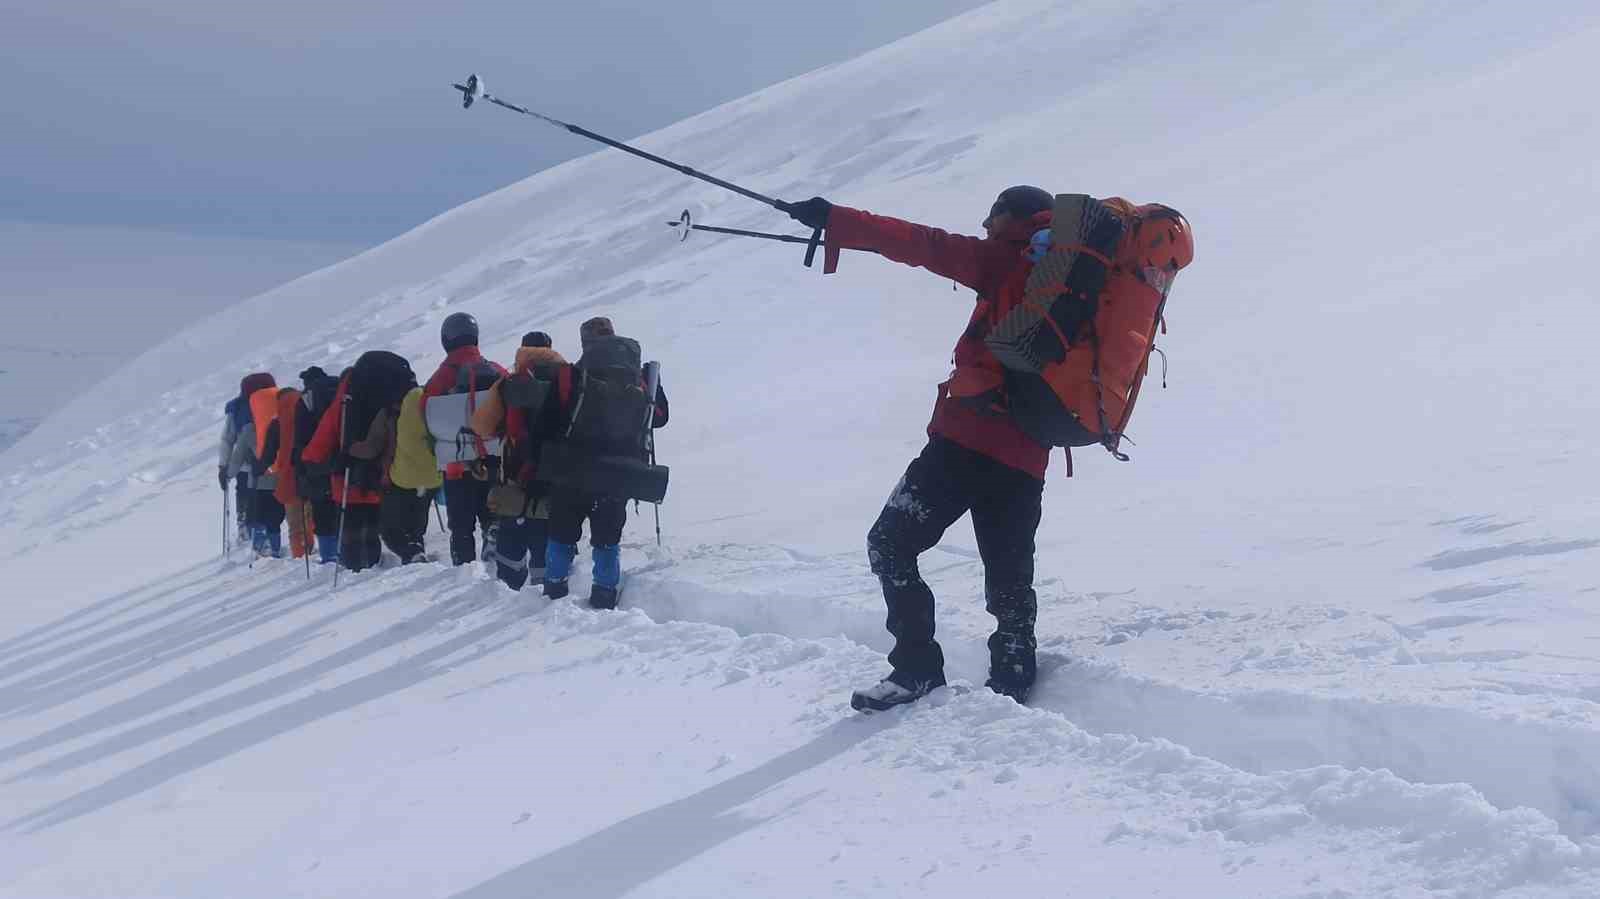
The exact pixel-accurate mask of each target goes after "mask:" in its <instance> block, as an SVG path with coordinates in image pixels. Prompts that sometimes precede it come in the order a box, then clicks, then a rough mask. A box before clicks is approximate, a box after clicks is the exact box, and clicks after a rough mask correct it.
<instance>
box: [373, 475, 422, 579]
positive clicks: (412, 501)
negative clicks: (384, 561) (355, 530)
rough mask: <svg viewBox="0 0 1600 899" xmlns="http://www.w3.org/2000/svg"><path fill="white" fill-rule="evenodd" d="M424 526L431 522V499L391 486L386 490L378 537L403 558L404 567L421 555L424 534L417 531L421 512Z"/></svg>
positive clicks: (412, 491) (381, 507)
mask: <svg viewBox="0 0 1600 899" xmlns="http://www.w3.org/2000/svg"><path fill="white" fill-rule="evenodd" d="M419 510H420V512H421V523H422V526H423V527H426V526H427V523H428V518H427V516H428V498H427V495H426V494H423V495H421V496H419V495H417V491H415V490H406V489H405V488H402V487H396V486H394V485H393V484H390V485H389V486H388V487H387V488H385V489H384V491H383V504H382V505H381V506H380V507H379V508H378V535H379V537H380V538H381V539H382V543H383V545H384V546H387V547H389V551H390V552H392V553H394V554H395V555H396V556H398V557H399V558H400V561H401V563H402V564H404V563H409V562H412V561H414V560H416V559H417V558H418V557H420V556H421V555H422V532H421V531H419V530H418V528H417V522H418V511H419Z"/></svg>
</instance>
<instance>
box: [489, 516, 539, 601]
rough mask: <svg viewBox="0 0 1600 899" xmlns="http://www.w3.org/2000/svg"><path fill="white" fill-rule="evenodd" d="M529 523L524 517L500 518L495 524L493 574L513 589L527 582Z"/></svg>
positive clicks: (518, 588) (519, 588)
mask: <svg viewBox="0 0 1600 899" xmlns="http://www.w3.org/2000/svg"><path fill="white" fill-rule="evenodd" d="M530 525H531V522H530V521H529V520H528V519H526V518H502V519H500V520H499V521H498V522H497V523H496V524H495V534H496V540H495V546H494V557H493V558H494V562H495V574H496V575H498V576H499V578H500V581H501V583H503V584H505V585H506V586H507V587H510V588H511V589H513V590H521V589H522V585H523V584H526V583H527V582H528V536H529V530H530Z"/></svg>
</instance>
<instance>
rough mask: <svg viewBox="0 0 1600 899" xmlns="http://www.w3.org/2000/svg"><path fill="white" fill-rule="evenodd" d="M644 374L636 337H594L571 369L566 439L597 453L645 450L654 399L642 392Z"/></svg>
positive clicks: (632, 454)
mask: <svg viewBox="0 0 1600 899" xmlns="http://www.w3.org/2000/svg"><path fill="white" fill-rule="evenodd" d="M643 372H644V365H643V363H642V353H641V352H640V350H639V343H638V341H635V340H630V339H629V338H626V337H599V338H596V339H594V340H592V341H590V342H589V345H588V346H587V347H585V348H584V350H583V356H582V357H581V358H580V359H579V360H578V364H577V365H576V366H574V368H573V385H572V389H573V399H572V419H571V421H570V422H569V424H568V425H567V433H566V438H567V440H568V441H570V442H571V443H573V444H576V445H578V446H581V447H584V448H586V449H588V450H590V451H591V452H596V453H607V454H615V455H624V456H636V455H641V454H643V452H644V449H645V429H646V423H647V416H648V415H649V414H650V407H651V400H652V399H653V397H647V396H645V394H644V376H643Z"/></svg>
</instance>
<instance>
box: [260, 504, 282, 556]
mask: <svg viewBox="0 0 1600 899" xmlns="http://www.w3.org/2000/svg"><path fill="white" fill-rule="evenodd" d="M283 517H284V508H283V503H280V502H278V498H277V497H276V496H273V495H272V491H271V490H257V491H256V521H257V523H258V524H259V526H260V528H261V530H262V532H263V533H264V534H265V535H266V542H267V551H268V552H269V553H271V554H272V557H273V558H274V559H281V558H283Z"/></svg>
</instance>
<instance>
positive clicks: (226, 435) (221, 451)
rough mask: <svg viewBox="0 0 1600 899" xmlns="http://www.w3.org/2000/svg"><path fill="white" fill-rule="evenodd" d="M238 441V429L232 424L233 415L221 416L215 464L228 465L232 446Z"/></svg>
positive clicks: (225, 466) (224, 466)
mask: <svg viewBox="0 0 1600 899" xmlns="http://www.w3.org/2000/svg"><path fill="white" fill-rule="evenodd" d="M238 442H239V429H238V428H236V427H234V425H233V415H231V414H229V415H224V416H223V417H222V439H221V440H220V441H218V445H217V450H218V452H217V464H218V465H219V466H221V467H223V468H227V467H228V460H230V459H231V458H233V447H234V445H235V444H237V443H238ZM230 477H231V475H230Z"/></svg>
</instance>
